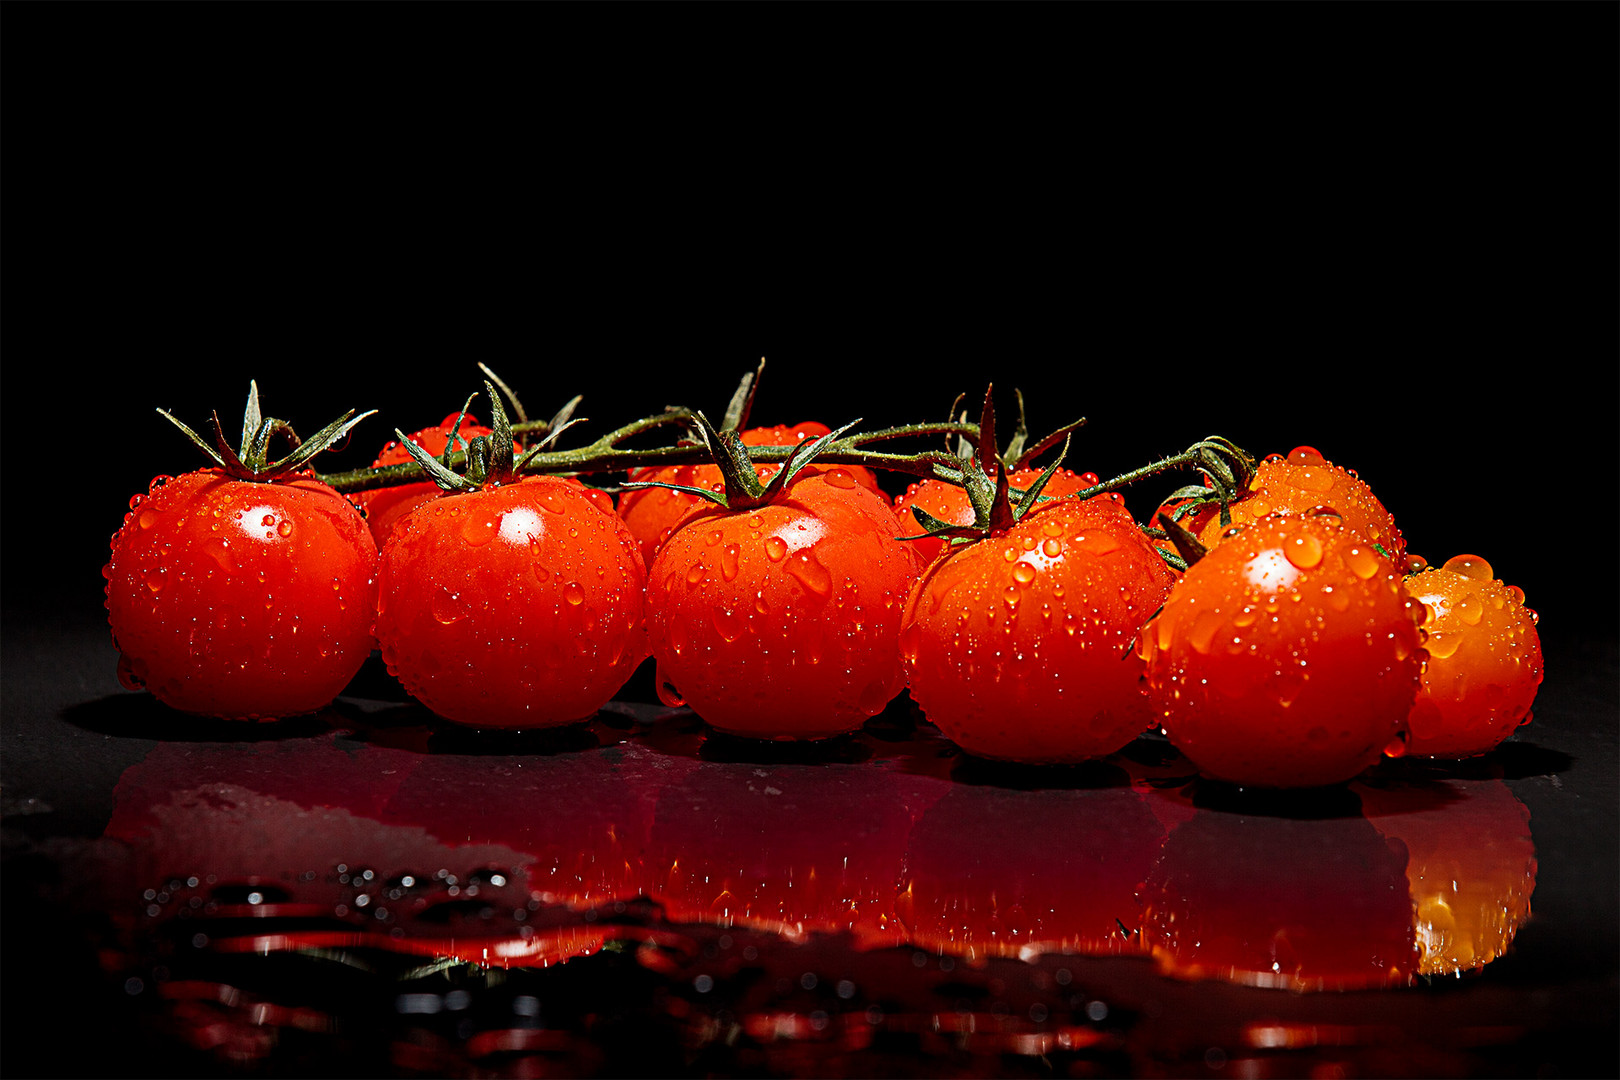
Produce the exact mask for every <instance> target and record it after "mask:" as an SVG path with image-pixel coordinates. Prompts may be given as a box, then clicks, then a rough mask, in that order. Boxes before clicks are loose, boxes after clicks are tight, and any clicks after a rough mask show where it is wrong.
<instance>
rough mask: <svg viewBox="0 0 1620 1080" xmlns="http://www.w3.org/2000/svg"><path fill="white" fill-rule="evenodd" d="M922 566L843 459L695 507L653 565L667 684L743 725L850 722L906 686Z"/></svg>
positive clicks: (889, 514)
mask: <svg viewBox="0 0 1620 1080" xmlns="http://www.w3.org/2000/svg"><path fill="white" fill-rule="evenodd" d="M916 573H917V563H916V558H915V556H914V555H913V554H912V553H911V551H910V550H909V549H908V548H907V547H906V546H905V545H904V544H902V543H901V542H900V541H899V540H898V539H896V530H895V523H894V513H893V511H892V510H891V509H890V508H889V504H888V500H887V499H885V498H884V497H882V496H880V495H877V494H874V493H873V492H872V491H870V490H868V489H867V488H865V487H863V486H861V485H860V484H859V483H858V482H857V481H856V480H855V478H854V477H852V476H851V475H850V474H848V473H847V472H844V471H843V470H840V469H833V470H829V471H828V472H826V473H823V474H818V475H813V476H802V475H801V476H800V477H799V478H797V479H795V480H794V482H793V484H792V485H791V487H790V489H789V490H788V492H787V493H786V495H785V497H783V498H782V499H780V500H778V501H776V502H773V503H770V504H768V505H766V506H762V507H759V508H757V509H752V510H738V511H728V510H724V509H721V508H719V507H710V508H701V509H698V510H695V511H693V512H692V513H690V514H688V515H687V516H686V517H684V518H682V519H681V522H680V523H679V524H678V525H677V526H676V527H675V529H674V530H673V531H672V532H671V533H670V534H669V538H668V540H667V541H666V542H665V543H664V545H663V547H661V548H660V549H659V551H658V554H657V556H656V557H655V558H654V560H653V565H652V568H651V569H650V571H649V572H648V581H647V607H648V615H649V618H648V630H649V636H650V638H651V648H652V654H653V656H654V657H656V658H657V660H658V683H659V686H660V688H661V689H660V692H661V693H667V691H666V690H665V689H664V688H665V687H667V686H672V687H673V688H674V691H673V694H669V695H668V698H669V700H671V701H675V700H681V701H684V702H685V704H687V705H690V706H691V707H692V708H693V710H695V711H696V712H697V714H698V715H699V716H701V717H702V718H703V719H704V720H705V721H706V722H707V723H708V724H709V726H710V727H712V728H714V729H715V730H717V731H722V732H726V733H729V734H733V735H740V736H744V737H747V738H757V739H773V740H784V741H787V740H813V739H825V738H830V737H832V736H835V735H841V734H844V733H846V732H850V731H854V730H855V729H856V728H858V727H860V726H861V724H862V723H864V722H865V721H866V719H867V718H868V717H871V716H874V715H876V714H877V713H879V712H881V711H882V710H883V708H884V706H885V705H887V704H888V703H889V701H890V700H891V699H893V698H894V697H895V696H896V695H897V694H899V692H900V691H901V689H903V688H904V685H905V678H904V675H903V673H902V672H901V669H900V656H899V652H898V648H897V639H898V637H899V633H900V613H901V609H902V607H903V606H904V602H905V594H906V589H907V586H908V585H909V584H910V581H911V579H912V578H913V577H914V576H915V575H916Z"/></svg>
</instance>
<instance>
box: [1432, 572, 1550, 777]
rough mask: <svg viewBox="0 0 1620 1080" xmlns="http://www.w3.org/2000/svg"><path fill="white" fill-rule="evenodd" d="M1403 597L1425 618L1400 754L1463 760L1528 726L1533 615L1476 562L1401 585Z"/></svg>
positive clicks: (1533, 680)
mask: <svg viewBox="0 0 1620 1080" xmlns="http://www.w3.org/2000/svg"><path fill="white" fill-rule="evenodd" d="M1406 591H1407V592H1408V593H1409V594H1411V596H1412V597H1413V598H1414V599H1415V600H1417V601H1418V602H1420V603H1422V604H1423V605H1424V607H1426V608H1428V611H1429V618H1428V621H1427V622H1426V623H1425V624H1424V629H1425V630H1426V631H1427V632H1428V640H1427V641H1426V643H1425V648H1426V649H1427V650H1428V653H1429V661H1428V663H1427V664H1426V665H1425V666H1424V669H1423V686H1422V689H1421V690H1420V691H1419V692H1418V696H1417V701H1416V702H1415V703H1414V704H1413V706H1412V714H1411V717H1410V720H1409V726H1410V728H1411V741H1410V743H1409V744H1408V746H1407V752H1408V753H1411V754H1419V755H1423V756H1425V757H1447V758H1462V757H1473V756H1475V755H1478V754H1483V753H1485V752H1487V751H1489V750H1492V749H1494V748H1495V747H1496V745H1497V744H1498V743H1500V742H1501V741H1502V740H1503V739H1506V738H1507V737H1508V736H1509V735H1511V734H1513V731H1514V729H1515V728H1517V727H1519V726H1520V725H1521V724H1527V723H1529V722H1530V706H1531V704H1532V703H1533V702H1534V701H1535V699H1536V690H1537V688H1538V687H1539V686H1540V685H1541V677H1542V659H1541V639H1540V637H1539V635H1538V634H1537V633H1536V613H1535V612H1534V611H1532V610H1531V609H1529V608H1527V607H1525V606H1524V593H1523V592H1521V591H1519V590H1518V589H1517V588H1515V587H1513V586H1511V585H1504V584H1503V583H1502V582H1501V581H1498V580H1495V578H1494V571H1493V570H1492V569H1491V564H1490V563H1488V562H1486V561H1485V560H1484V559H1481V558H1479V557H1478V556H1477V555H1459V556H1457V557H1456V558H1454V559H1451V560H1449V561H1448V562H1447V563H1446V564H1445V565H1444V566H1443V567H1441V568H1439V569H1432V568H1431V569H1427V570H1424V571H1422V572H1421V573H1417V574H1413V575H1411V576H1409V577H1407V578H1406Z"/></svg>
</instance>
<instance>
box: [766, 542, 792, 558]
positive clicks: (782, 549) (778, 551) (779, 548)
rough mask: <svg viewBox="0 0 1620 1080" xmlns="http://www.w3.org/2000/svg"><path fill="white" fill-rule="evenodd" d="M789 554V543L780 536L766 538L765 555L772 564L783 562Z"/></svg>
mask: <svg viewBox="0 0 1620 1080" xmlns="http://www.w3.org/2000/svg"><path fill="white" fill-rule="evenodd" d="M787 552H788V546H787V541H786V540H783V539H782V538H781V537H780V536H767V537H766V538H765V555H766V556H767V557H768V558H769V559H770V560H771V562H781V561H782V560H783V559H784V558H785V557H786V556H787Z"/></svg>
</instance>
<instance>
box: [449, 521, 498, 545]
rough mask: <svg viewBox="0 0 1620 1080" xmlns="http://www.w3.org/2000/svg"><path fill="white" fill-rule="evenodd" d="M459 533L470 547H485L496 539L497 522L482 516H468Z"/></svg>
mask: <svg viewBox="0 0 1620 1080" xmlns="http://www.w3.org/2000/svg"><path fill="white" fill-rule="evenodd" d="M458 531H459V532H460V533H461V538H462V540H464V541H466V543H467V546H468V547H483V546H484V545H485V544H487V543H489V542H490V541H491V540H493V539H495V520H494V519H493V518H489V517H485V516H484V515H482V514H468V515H467V516H466V518H465V519H463V521H462V522H461V527H460V529H459V530H458Z"/></svg>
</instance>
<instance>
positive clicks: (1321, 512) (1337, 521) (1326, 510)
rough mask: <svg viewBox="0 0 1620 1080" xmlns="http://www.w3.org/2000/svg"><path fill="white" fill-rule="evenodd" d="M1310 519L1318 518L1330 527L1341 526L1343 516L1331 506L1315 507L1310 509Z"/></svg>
mask: <svg viewBox="0 0 1620 1080" xmlns="http://www.w3.org/2000/svg"><path fill="white" fill-rule="evenodd" d="M1311 517H1314V518H1320V519H1322V520H1323V521H1326V522H1327V523H1328V524H1330V525H1343V524H1344V515H1343V514H1341V513H1339V512H1338V511H1337V510H1335V509H1333V507H1331V506H1316V507H1312V508H1311Z"/></svg>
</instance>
